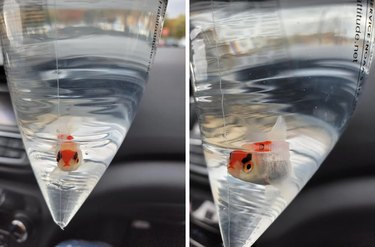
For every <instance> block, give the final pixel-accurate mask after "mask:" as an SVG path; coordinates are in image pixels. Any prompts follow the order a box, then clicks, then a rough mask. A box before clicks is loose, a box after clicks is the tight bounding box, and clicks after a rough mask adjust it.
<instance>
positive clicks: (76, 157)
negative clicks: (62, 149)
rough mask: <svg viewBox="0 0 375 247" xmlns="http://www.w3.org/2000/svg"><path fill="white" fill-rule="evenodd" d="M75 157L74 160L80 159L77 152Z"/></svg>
mask: <svg viewBox="0 0 375 247" xmlns="http://www.w3.org/2000/svg"><path fill="white" fill-rule="evenodd" d="M73 159H74V160H77V159H78V153H77V152H75V153H74V156H73Z"/></svg>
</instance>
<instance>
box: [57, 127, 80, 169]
mask: <svg viewBox="0 0 375 247" xmlns="http://www.w3.org/2000/svg"><path fill="white" fill-rule="evenodd" d="M56 161H57V165H58V167H59V168H60V169H61V170H63V171H75V170H77V169H78V167H79V166H80V164H81V161H82V152H81V149H80V148H79V145H78V143H76V142H75V141H74V138H73V136H72V135H63V134H61V135H59V136H58V145H57V149H56Z"/></svg>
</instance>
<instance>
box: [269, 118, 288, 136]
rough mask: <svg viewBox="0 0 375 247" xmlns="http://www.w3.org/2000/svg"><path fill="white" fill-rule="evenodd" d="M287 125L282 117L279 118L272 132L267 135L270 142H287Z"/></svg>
mask: <svg viewBox="0 0 375 247" xmlns="http://www.w3.org/2000/svg"><path fill="white" fill-rule="evenodd" d="M286 132H287V128H286V123H285V120H284V118H283V117H282V116H279V117H278V118H277V120H276V123H275V125H274V126H273V127H272V129H271V130H270V132H268V133H267V137H268V139H269V140H270V141H277V140H279V141H285V140H286V134H287V133H286Z"/></svg>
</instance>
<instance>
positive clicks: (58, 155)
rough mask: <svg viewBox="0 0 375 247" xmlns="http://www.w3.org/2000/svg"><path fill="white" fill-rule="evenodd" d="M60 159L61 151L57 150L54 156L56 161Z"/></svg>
mask: <svg viewBox="0 0 375 247" xmlns="http://www.w3.org/2000/svg"><path fill="white" fill-rule="evenodd" d="M60 160H61V152H60V151H59V152H58V153H57V156H56V161H57V162H59V161H60Z"/></svg>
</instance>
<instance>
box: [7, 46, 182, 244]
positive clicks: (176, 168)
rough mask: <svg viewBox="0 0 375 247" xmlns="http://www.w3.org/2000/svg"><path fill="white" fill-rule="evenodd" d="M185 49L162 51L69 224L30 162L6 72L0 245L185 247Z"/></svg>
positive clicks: (160, 50)
mask: <svg viewBox="0 0 375 247" xmlns="http://www.w3.org/2000/svg"><path fill="white" fill-rule="evenodd" d="M184 98H185V50H184V49H183V48H160V49H159V50H158V52H157V55H156V57H155V62H154V65H153V67H152V71H151V73H150V78H149V81H148V85H147V87H146V90H145V95H144V97H143V99H142V103H141V105H140V108H139V110H138V114H137V116H136V119H135V121H134V122H133V124H132V127H131V128H130V131H129V133H128V135H127V137H126V138H125V141H124V142H123V145H122V146H121V148H120V149H119V151H118V153H117V155H116V157H115V158H114V160H113V161H112V163H111V165H110V166H109V168H108V169H107V171H106V172H105V174H104V176H103V177H102V178H101V180H100V181H99V183H98V184H97V186H96V187H95V189H94V191H93V192H92V193H91V195H90V196H89V197H88V199H87V200H86V202H84V204H83V205H82V207H81V208H80V210H79V211H78V213H77V214H76V215H75V217H74V218H73V220H72V221H71V222H70V223H69V225H68V226H67V227H66V228H65V229H64V230H61V229H60V228H59V227H58V226H57V225H56V224H55V223H54V222H53V220H52V217H51V215H50V213H49V211H48V209H47V206H46V203H45V201H44V199H43V197H42V194H41V192H40V190H39V188H38V185H37V183H36V180H35V177H34V175H33V173H32V169H31V166H30V165H29V162H28V159H27V155H26V153H25V150H24V148H23V144H22V140H21V137H20V134H19V132H18V129H17V125H16V119H15V116H14V114H13V111H12V104H11V101H10V96H9V92H8V89H7V84H6V77H5V73H4V68H3V67H2V66H1V70H0V246H7V247H13V246H15V247H18V246H19V247H26V246H31V247H35V246H38V247H51V246H56V245H57V244H58V243H60V242H62V241H66V240H71V239H79V240H87V241H101V242H104V243H108V244H110V245H111V246H140V247H142V246H184V243H185V100H184Z"/></svg>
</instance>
